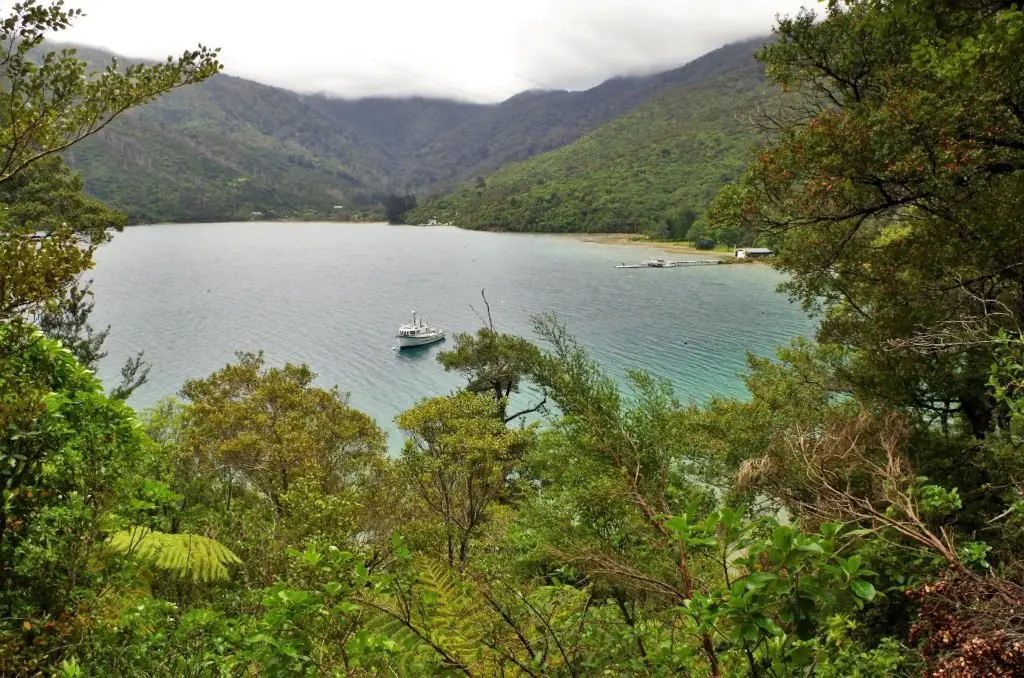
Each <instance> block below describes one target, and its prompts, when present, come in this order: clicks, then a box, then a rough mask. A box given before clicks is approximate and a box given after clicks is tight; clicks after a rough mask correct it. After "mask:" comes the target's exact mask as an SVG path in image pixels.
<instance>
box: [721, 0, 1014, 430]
mask: <svg viewBox="0 0 1024 678" xmlns="http://www.w3.org/2000/svg"><path fill="white" fill-rule="evenodd" d="M1022 25H1024V13H1022V12H1021V10H1020V8H1019V6H1017V5H1012V4H1009V3H1002V2H987V1H984V0H983V1H981V2H971V3H955V2H945V1H943V0H937V1H936V2H929V3H925V4H914V5H903V4H895V5H894V4H886V3H875V2H867V1H861V0H854V1H853V2H849V3H844V2H837V1H833V2H830V3H829V4H828V6H827V8H826V10H825V13H824V16H823V17H821V20H818V18H817V17H815V16H814V14H813V13H810V12H803V13H801V14H800V15H798V16H797V17H795V18H786V19H783V20H781V21H780V23H779V26H778V28H777V31H776V32H777V34H778V40H776V41H775V42H774V43H772V44H771V45H769V46H767V47H766V48H765V49H764V51H763V52H762V53H761V55H760V58H761V59H762V60H763V61H764V62H765V64H766V66H767V72H768V75H769V76H770V78H771V79H773V80H774V81H775V82H776V83H777V84H779V85H781V87H782V88H783V89H784V90H785V91H787V92H788V94H787V95H786V96H784V97H783V98H782V103H781V105H780V106H779V108H778V110H772V111H770V112H769V113H768V114H767V115H766V116H765V120H764V125H765V127H766V129H767V130H768V131H769V132H771V133H772V137H771V140H770V142H769V143H768V145H767V146H766V147H765V148H763V149H762V150H761V151H760V152H759V154H758V155H757V157H756V158H754V159H753V162H752V163H751V166H750V168H749V170H748V172H747V173H746V175H745V176H744V178H743V179H742V180H741V181H740V182H739V183H738V184H737V185H736V186H734V187H732V188H731V189H729V190H726V191H723V192H721V193H720V196H719V198H718V199H717V200H716V204H715V206H714V207H713V209H712V210H711V212H710V217H711V220H712V222H713V223H714V224H715V225H717V226H718V227H720V228H737V227H739V228H749V229H753V230H755V231H756V232H757V233H758V234H759V235H760V237H762V238H764V239H766V240H767V241H769V242H770V243H772V244H773V247H774V248H775V249H776V251H777V253H778V256H777V258H776V260H775V261H776V265H777V266H778V267H779V268H780V269H781V270H782V271H784V272H785V273H786V274H788V275H789V276H790V279H789V282H788V283H787V284H786V288H787V289H788V291H789V292H790V294H791V295H793V296H794V297H796V298H798V299H800V300H802V301H803V302H804V304H805V305H806V306H807V307H808V308H818V309H822V310H824V315H823V320H822V325H821V328H820V331H819V333H818V338H819V340H820V341H821V342H826V343H833V344H836V345H839V346H843V347H845V348H847V349H848V350H849V351H851V352H852V359H851V360H850V362H849V370H848V371H847V372H846V374H845V378H846V379H847V380H848V383H849V384H851V385H852V386H853V387H854V388H855V390H856V393H857V394H858V395H860V396H861V397H863V398H865V399H866V400H867V401H869V402H876V403H886V404H889V405H892V406H894V407H900V408H911V409H914V410H915V411H917V412H919V413H922V414H925V415H928V416H933V417H935V418H938V419H949V418H950V417H954V418H955V417H959V418H960V421H962V422H963V423H964V426H965V428H966V429H967V430H969V431H970V432H972V433H973V434H974V435H975V436H982V435H984V433H985V431H987V430H988V428H989V427H990V425H991V423H992V421H993V414H994V403H993V402H992V400H991V398H990V397H989V396H988V395H987V394H986V385H985V382H986V374H987V371H988V369H989V366H990V365H991V364H992V363H993V362H994V360H993V358H994V356H993V355H992V351H991V348H990V344H989V343H987V342H986V341H985V337H986V336H992V335H994V334H995V333H996V332H997V331H999V330H1006V331H1008V332H1011V333H1018V332H1019V329H1018V328H1019V327H1020V321H1021V319H1022V314H1024V265H1022V262H1021V260H1020V257H1019V256H1018V254H1017V253H1018V252H1019V251H1021V248H1022V247H1024V230H1022V229H1021V228H1020V215H1021V213H1022V212H1024V113H1022V111H1024V61H1022V59H1021V55H1022V54H1024V51H1022V50H1024V43H1022V41H1021V39H1020V36H1021V34H1022V33H1021V31H1022Z"/></svg>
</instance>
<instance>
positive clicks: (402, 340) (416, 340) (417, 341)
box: [398, 332, 444, 348]
mask: <svg viewBox="0 0 1024 678" xmlns="http://www.w3.org/2000/svg"><path fill="white" fill-rule="evenodd" d="M443 339H444V332H439V333H438V334H432V335H430V336H426V337H398V348H413V347H415V346H426V345H427V344H433V343H436V342H438V341H441V340H443Z"/></svg>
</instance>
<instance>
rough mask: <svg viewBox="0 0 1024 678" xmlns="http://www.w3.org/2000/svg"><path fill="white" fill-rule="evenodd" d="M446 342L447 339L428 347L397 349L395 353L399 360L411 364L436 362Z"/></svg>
mask: <svg viewBox="0 0 1024 678" xmlns="http://www.w3.org/2000/svg"><path fill="white" fill-rule="evenodd" d="M446 341H447V338H445V339H442V340H441V341H437V342H434V343H433V344H427V345H426V346H410V347H409V348H403V349H401V350H399V349H398V348H395V349H394V351H395V355H397V356H398V359H399V360H406V361H409V362H422V361H424V360H435V355H436V354H437V352H438V351H439V350H440V349H441V346H442V345H443V344H444V343H445V342H446Z"/></svg>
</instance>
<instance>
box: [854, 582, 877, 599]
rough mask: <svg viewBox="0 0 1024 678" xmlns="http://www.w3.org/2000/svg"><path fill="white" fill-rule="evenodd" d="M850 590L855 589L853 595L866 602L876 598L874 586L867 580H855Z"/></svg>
mask: <svg viewBox="0 0 1024 678" xmlns="http://www.w3.org/2000/svg"><path fill="white" fill-rule="evenodd" d="M850 588H851V589H853V593H854V594H855V595H856V596H857V597H858V598H863V599H864V600H871V599H873V598H874V597H875V587H874V585H873V584H872V583H871V582H869V581H867V580H865V579H854V580H853V581H852V582H850Z"/></svg>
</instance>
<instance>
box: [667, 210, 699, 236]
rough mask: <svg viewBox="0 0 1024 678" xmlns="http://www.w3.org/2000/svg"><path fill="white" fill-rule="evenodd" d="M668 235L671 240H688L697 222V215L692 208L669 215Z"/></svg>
mask: <svg viewBox="0 0 1024 678" xmlns="http://www.w3.org/2000/svg"><path fill="white" fill-rule="evenodd" d="M667 221H668V235H669V238H670V239H671V240H686V238H687V236H688V235H689V233H690V229H691V228H692V227H693V223H694V222H695V221H697V213H696V212H694V211H693V210H692V209H690V208H685V209H679V210H676V211H674V212H671V213H670V214H669V215H668V219H667Z"/></svg>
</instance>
